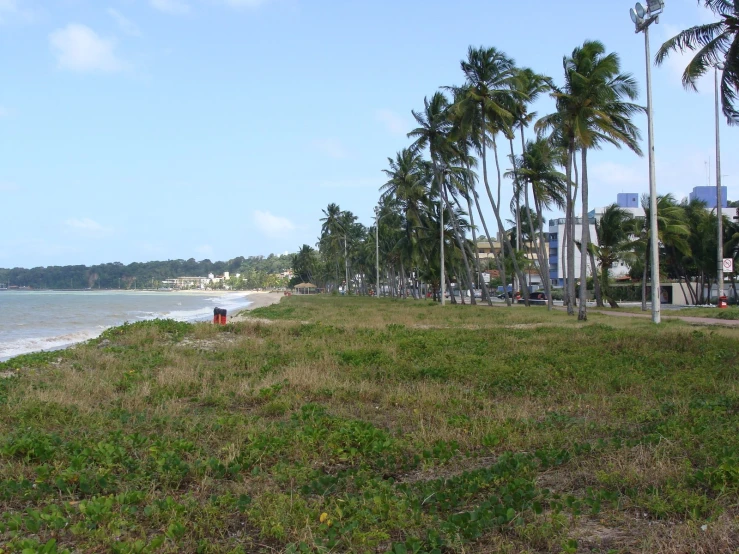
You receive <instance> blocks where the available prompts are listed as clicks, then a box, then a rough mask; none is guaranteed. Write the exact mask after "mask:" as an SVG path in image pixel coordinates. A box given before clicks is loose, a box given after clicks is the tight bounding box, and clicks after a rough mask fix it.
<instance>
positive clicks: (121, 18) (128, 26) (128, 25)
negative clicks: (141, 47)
mask: <svg viewBox="0 0 739 554" xmlns="http://www.w3.org/2000/svg"><path fill="white" fill-rule="evenodd" d="M108 15H110V17H112V18H113V19H115V22H116V23H117V24H118V27H120V28H121V31H123V32H124V33H126V34H127V35H131V36H133V37H138V36H141V31H140V30H139V28H138V27H137V26H136V24H135V23H134V22H133V21H131V20H130V19H128V18H127V17H126V16H125V15H123V14H122V13H121V12H119V11H118V10H114V9H113V8H108Z"/></svg>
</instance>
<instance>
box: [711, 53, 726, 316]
mask: <svg viewBox="0 0 739 554" xmlns="http://www.w3.org/2000/svg"><path fill="white" fill-rule="evenodd" d="M719 69H720V68H719V67H718V66H716V67H714V68H713V72H714V76H715V81H716V82H715V89H716V98H715V102H716V216H717V217H718V252H717V256H716V261H717V263H718V299H717V301H716V304H717V305H719V306H720V305H721V297H722V296H723V295H724V222H723V213H722V208H723V206H722V204H723V195H722V194H721V134H720V131H719V113H718V108H719V105H718V104H719V103H718V70H719ZM721 69H723V68H721Z"/></svg>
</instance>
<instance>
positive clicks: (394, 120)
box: [375, 109, 410, 135]
mask: <svg viewBox="0 0 739 554" xmlns="http://www.w3.org/2000/svg"><path fill="white" fill-rule="evenodd" d="M375 118H376V119H377V120H378V121H379V122H381V123H383V124H384V125H385V127H386V128H387V130H388V131H390V132H391V133H393V134H394V135H405V134H406V133H407V132H408V131H409V130H410V129H409V126H408V121H407V120H406V119H405V118H404V117H403V116H401V115H398V114H397V113H395V112H394V111H392V110H385V109H382V110H377V111H376V112H375Z"/></svg>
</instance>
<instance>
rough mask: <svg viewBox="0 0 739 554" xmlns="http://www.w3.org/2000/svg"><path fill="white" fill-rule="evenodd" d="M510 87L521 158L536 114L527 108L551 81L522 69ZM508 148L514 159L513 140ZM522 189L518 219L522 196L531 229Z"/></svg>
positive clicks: (526, 187) (526, 186)
mask: <svg viewBox="0 0 739 554" xmlns="http://www.w3.org/2000/svg"><path fill="white" fill-rule="evenodd" d="M512 87H513V90H514V92H515V94H512V95H511V97H510V98H511V100H512V101H513V102H514V104H513V109H512V110H511V114H512V115H513V128H512V130H513V131H515V130H516V129H517V130H518V134H519V137H520V139H521V155H522V156H523V153H524V152H525V151H526V139H525V130H526V128H527V127H528V126H529V124H530V123H531V122H532V121H533V120H534V119H535V118H536V112H531V111H529V106H530V105H531V104H533V103H534V102H535V101H536V100H538V98H539V97H540V96H541V95H542V94H544V93H546V92H548V91H550V90H551V89H552V80H551V79H550V78H549V77H546V76H545V75H541V74H539V73H536V72H535V71H534V70H533V69H531V68H528V67H524V68H521V69H516V70H515V73H514V79H513V81H512ZM510 146H511V156H512V157H515V156H514V154H513V140H511V141H510ZM512 160H513V158H512ZM513 163H514V168H515V167H516V166H515V160H513ZM517 177H518V176H517ZM522 189H523V190H521V191H520V193H521V194H520V195H518V196H517V203H518V205H519V207H518V208H517V214H519V217H518V219H519V220H520V219H521V217H520V212H521V210H520V200H519V196H523V200H524V207H525V208H526V212H525V213H526V217H527V219H528V226H529V228H530V229H533V228H534V225H533V222H532V218H531V208H530V206H529V183H528V181H526V180H524V181H523V187H522ZM518 226H519V227H524V226H523V225H522V224H521V221H518ZM547 279H548V276H547Z"/></svg>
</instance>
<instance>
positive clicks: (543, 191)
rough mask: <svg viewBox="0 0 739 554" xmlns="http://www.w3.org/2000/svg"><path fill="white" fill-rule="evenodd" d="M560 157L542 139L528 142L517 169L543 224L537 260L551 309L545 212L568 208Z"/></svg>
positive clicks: (547, 142) (539, 231)
mask: <svg viewBox="0 0 739 554" xmlns="http://www.w3.org/2000/svg"><path fill="white" fill-rule="evenodd" d="M557 155H558V153H557V152H556V150H555V149H554V147H553V146H552V145H551V143H550V142H549V141H547V140H545V139H542V138H539V139H537V140H536V141H533V142H532V141H529V142H527V143H526V146H525V148H524V154H523V156H522V158H521V162H520V166H519V169H518V173H519V178H520V179H521V180H522V181H524V182H525V183H526V184H527V185H530V186H531V190H532V192H533V196H534V208H535V209H536V218H537V220H538V221H539V222H540V225H539V226H538V229H537V230H538V233H539V249H538V251H537V258H538V259H539V265H540V267H541V273H542V281H543V283H544V290H545V292H546V294H547V298H549V302H548V306H549V309H551V306H552V294H551V280H550V278H549V260H547V256H546V250H545V248H544V244H545V242H544V230H543V228H542V224H543V221H544V216H543V212H544V210H545V209H547V210H548V209H551V208H552V207H555V206H556V207H557V208H560V209H561V208H562V207H564V205H565V194H566V189H565V181H566V177H565V175H563V174H562V173H560V172H559V171H557V170H556V169H555V163H556V162H555V160H556V159H557Z"/></svg>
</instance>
